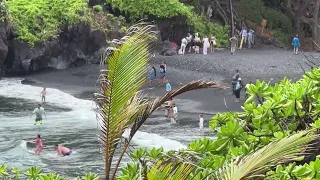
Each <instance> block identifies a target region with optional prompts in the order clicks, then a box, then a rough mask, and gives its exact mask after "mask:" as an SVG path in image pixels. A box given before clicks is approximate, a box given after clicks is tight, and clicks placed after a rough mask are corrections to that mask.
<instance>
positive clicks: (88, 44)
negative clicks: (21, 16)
mask: <svg viewBox="0 0 320 180" xmlns="http://www.w3.org/2000/svg"><path fill="white" fill-rule="evenodd" d="M6 29H7V27H6V25H5V24H4V23H1V24H0V67H1V74H2V75H19V74H26V73H30V72H34V71H38V70H41V69H48V68H52V69H65V68H68V67H75V66H80V65H83V64H85V63H96V62H97V61H100V55H101V53H100V52H102V51H99V50H100V49H101V48H104V47H106V46H107V44H106V35H105V33H104V32H102V31H100V30H94V31H91V29H90V26H89V25H87V24H79V25H77V26H75V27H72V28H68V27H65V28H63V29H61V33H60V34H59V36H58V38H57V39H55V40H50V41H46V42H43V43H41V44H37V45H35V47H31V46H30V45H28V44H27V43H25V42H22V41H20V40H18V39H15V38H13V37H12V36H13V35H12V34H11V35H10V33H8V32H7V31H6Z"/></svg>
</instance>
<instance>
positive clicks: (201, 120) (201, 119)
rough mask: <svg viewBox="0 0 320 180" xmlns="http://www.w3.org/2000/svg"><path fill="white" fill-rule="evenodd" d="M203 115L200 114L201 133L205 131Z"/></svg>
mask: <svg viewBox="0 0 320 180" xmlns="http://www.w3.org/2000/svg"><path fill="white" fill-rule="evenodd" d="M203 121H204V119H203V116H202V114H200V115H199V130H200V134H204V131H203Z"/></svg>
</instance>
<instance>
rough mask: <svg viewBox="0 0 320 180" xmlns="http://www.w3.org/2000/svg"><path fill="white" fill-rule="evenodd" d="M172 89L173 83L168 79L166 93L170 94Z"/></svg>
mask: <svg viewBox="0 0 320 180" xmlns="http://www.w3.org/2000/svg"><path fill="white" fill-rule="evenodd" d="M170 91H171V84H170V83H169V81H168V80H166V93H167V94H168V93H169V92H170Z"/></svg>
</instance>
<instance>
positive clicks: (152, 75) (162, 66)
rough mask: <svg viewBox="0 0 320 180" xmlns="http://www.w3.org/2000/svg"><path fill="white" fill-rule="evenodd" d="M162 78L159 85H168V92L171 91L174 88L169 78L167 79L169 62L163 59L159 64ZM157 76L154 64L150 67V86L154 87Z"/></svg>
mask: <svg viewBox="0 0 320 180" xmlns="http://www.w3.org/2000/svg"><path fill="white" fill-rule="evenodd" d="M159 73H160V80H159V86H163V85H164V84H165V85H166V86H165V87H166V93H169V92H170V91H171V90H172V87H171V84H170V83H169V80H168V79H166V74H167V63H166V62H165V61H163V62H162V63H161V64H160V66H159ZM156 78H157V69H156V68H155V67H154V66H151V67H150V69H149V87H152V83H153V81H155V79H156Z"/></svg>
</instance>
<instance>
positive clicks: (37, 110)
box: [30, 104, 47, 125]
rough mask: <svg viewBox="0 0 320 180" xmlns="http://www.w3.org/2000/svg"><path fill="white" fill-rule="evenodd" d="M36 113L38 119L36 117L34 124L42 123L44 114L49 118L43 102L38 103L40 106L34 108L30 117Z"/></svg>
mask: <svg viewBox="0 0 320 180" xmlns="http://www.w3.org/2000/svg"><path fill="white" fill-rule="evenodd" d="M34 114H36V119H35V122H34V125H36V124H37V123H40V124H42V119H43V118H42V116H43V115H44V116H45V117H46V118H47V116H46V113H45V111H44V108H43V107H41V104H38V107H37V108H35V109H34V110H33V112H32V115H31V116H30V118H31V117H32V116H33V115H34Z"/></svg>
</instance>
